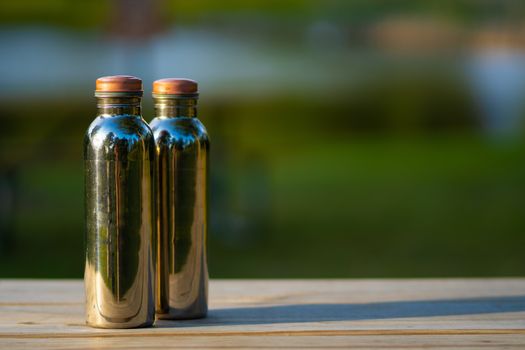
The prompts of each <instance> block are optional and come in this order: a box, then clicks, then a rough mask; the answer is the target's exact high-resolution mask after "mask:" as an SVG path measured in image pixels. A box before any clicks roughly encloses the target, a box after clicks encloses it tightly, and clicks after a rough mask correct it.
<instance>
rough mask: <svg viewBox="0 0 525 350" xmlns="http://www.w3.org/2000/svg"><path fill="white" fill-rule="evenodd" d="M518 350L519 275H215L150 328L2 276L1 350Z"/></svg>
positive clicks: (523, 340)
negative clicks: (201, 292)
mask: <svg viewBox="0 0 525 350" xmlns="http://www.w3.org/2000/svg"><path fill="white" fill-rule="evenodd" d="M92 347H96V348H98V349H120V348H126V349H138V348H140V349H143V348H152V349H154V348H163V349H165V348H172V347H175V348H188V349H201V348H254V349H255V348H261V349H265V348H347V347H356V348H363V349H374V348H377V349H381V348H394V349H395V348H411V349H412V348H458V349H459V348H461V349H464V348H484V349H485V348H501V347H507V348H520V347H525V278H506V279H419V280H408V279H405V280H386V279H383V280H213V281H211V284H210V314H209V317H208V318H206V319H202V320H191V321H178V322H176V321H159V322H157V324H156V326H155V327H154V328H148V329H130V330H103V329H92V328H89V327H86V326H85V325H84V314H83V286H82V282H81V281H70V280H55V281H51V280H0V348H2V349H26V348H43V349H56V348H59V349H82V348H92Z"/></svg>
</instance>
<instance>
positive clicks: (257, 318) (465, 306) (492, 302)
mask: <svg viewBox="0 0 525 350" xmlns="http://www.w3.org/2000/svg"><path fill="white" fill-rule="evenodd" d="M518 311H525V296H502V297H491V298H468V299H442V300H418V301H392V302H381V303H368V304H296V305H276V306H261V307H257V306H253V307H239V308H228V309H212V310H210V312H209V315H208V317H207V318H205V319H199V320H188V321H183V322H181V321H175V322H174V321H161V322H157V327H191V326H213V325H217V326H224V325H251V324H254V325H255V324H271V323H296V322H323V321H357V320H375V319H390V318H392V319H394V318H408V317H431V316H454V315H474V314H488V313H502V312H518Z"/></svg>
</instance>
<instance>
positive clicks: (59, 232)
mask: <svg viewBox="0 0 525 350" xmlns="http://www.w3.org/2000/svg"><path fill="white" fill-rule="evenodd" d="M114 74H131V75H136V76H139V77H141V78H143V79H144V82H145V99H144V117H145V119H146V120H147V121H149V120H151V119H152V117H153V114H152V104H151V98H150V93H151V82H152V81H153V80H155V79H158V78H161V77H189V78H193V79H196V80H198V81H199V83H200V90H201V99H200V106H199V110H200V118H201V120H202V121H203V122H204V123H205V125H207V128H208V131H209V133H210V135H211V141H212V171H211V186H212V191H211V225H210V237H209V265H210V274H211V277H216V278H218V277H433V276H510V275H523V274H524V273H525V254H524V251H523V247H525V215H524V213H525V141H524V138H523V136H524V135H525V133H524V131H525V125H524V118H525V103H524V102H523V101H524V97H525V3H524V2H522V1H505V0H502V1H500V0H484V1H469V0H458V1H453V0H439V1H438V0H429V1H407V0H404V1H401V0H389V1H386V0H385V1H373V0H372V1H364V0H349V1H347V0H324V1H322V0H316V1H314V0H283V1H276V0H272V1H269V0H265V1H263V0H257V1H240V0H222V1H215V0H193V1H182V0H181V1H174V0H172V1H161V0H157V1H140V0H115V1H107V2H106V1H102V0H97V1H94V0H93V1H73V0H45V1H42V0H25V1H3V2H1V3H0V76H1V77H2V84H0V102H1V109H0V125H1V126H0V145H1V146H0V149H1V152H0V277H79V278H80V277H82V274H83V268H84V265H83V264H84V252H83V244H84V228H83V161H82V140H83V134H84V132H85V130H86V129H87V127H88V125H89V123H90V122H91V120H92V119H93V118H94V117H95V113H96V110H95V100H94V98H93V89H94V81H95V79H96V78H97V77H99V76H103V75H114Z"/></svg>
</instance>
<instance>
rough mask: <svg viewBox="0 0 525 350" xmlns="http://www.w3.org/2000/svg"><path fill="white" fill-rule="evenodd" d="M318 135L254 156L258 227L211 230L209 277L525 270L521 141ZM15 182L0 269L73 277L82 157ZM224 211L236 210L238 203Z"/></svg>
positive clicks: (78, 267)
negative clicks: (260, 203)
mask: <svg viewBox="0 0 525 350" xmlns="http://www.w3.org/2000/svg"><path fill="white" fill-rule="evenodd" d="M318 142H319V144H316V145H312V146H307V145H303V147H302V148H300V149H297V148H296V149H293V150H290V151H287V152H282V153H279V154H277V155H270V154H265V155H263V158H264V161H265V164H266V166H267V169H268V177H269V181H268V183H269V192H270V193H271V196H270V199H269V203H270V211H269V213H268V216H269V217H268V218H267V219H269V223H268V227H267V230H266V231H265V232H263V233H262V234H260V233H259V236H257V237H251V236H252V234H253V232H250V230H249V229H245V230H241V233H240V235H241V236H240V237H239V239H238V240H237V243H235V244H230V243H231V242H225V241H224V240H222V239H221V235H227V234H228V232H224V227H220V226H219V227H213V228H212V232H211V237H210V247H209V248H210V270H211V275H212V276H213V277H360V276H368V277H386V276H388V277H392V276H395V277H399V276H411V277H414V276H465V275H468V276H491V275H498V276H500V275H520V274H523V273H525V256H524V255H523V254H522V247H523V244H525V235H523V232H524V229H525V220H523V215H522V208H523V198H525V183H524V182H523V178H525V164H524V162H522V161H521V160H522V159H524V157H525V145H524V144H522V143H520V144H506V145H499V144H491V143H490V142H487V141H484V140H482V139H479V138H476V137H470V138H467V139H465V137H461V138H457V137H456V138H454V137H452V138H445V139H443V138H441V139H440V138H430V139H416V140H411V141H410V142H408V141H407V140H406V139H404V140H395V139H394V140H392V139H388V140H385V139H376V140H373V139H370V138H366V139H363V140H359V139H356V140H350V141H344V140H328V139H325V140H322V142H321V140H318ZM320 145H321V146H320ZM77 165H78V164H77ZM230 171H231V173H230V179H229V180H230V181H231V183H241V182H242V181H243V178H245V177H246V176H250V174H249V173H247V172H246V169H245V168H244V167H243V166H234V167H233V168H231V169H230ZM20 185H21V187H22V188H23V189H24V190H23V193H24V196H23V197H22V203H21V204H22V206H23V208H24V209H23V211H21V212H20V213H19V215H18V217H17V219H16V228H17V230H16V231H17V236H16V245H15V250H14V251H13V252H12V253H11V254H10V255H6V256H2V257H1V258H0V276H2V277H81V276H82V269H83V261H84V254H83V244H82V242H83V226H82V205H83V204H82V173H81V167H80V168H79V167H78V166H71V164H66V163H62V164H61V163H59V162H58V163H55V164H49V163H47V162H35V163H34V164H32V165H31V166H28V167H27V168H26V171H24V176H23V177H22V179H21V184H20ZM232 192H233V193H235V190H234V191H232ZM234 200H235V196H232V197H230V198H226V202H227V203H231V201H234ZM236 210H237V211H238V212H236ZM231 211H232V212H233V213H234V215H238V216H240V217H243V215H244V216H246V213H245V214H243V212H242V206H241V210H239V208H237V209H236V207H233V209H232V210H231ZM212 215H213V214H212ZM245 219H246V220H247V221H250V220H251V219H254V220H255V222H257V219H260V218H257V217H256V218H250V217H245ZM243 236H247V237H243ZM246 238H249V239H246Z"/></svg>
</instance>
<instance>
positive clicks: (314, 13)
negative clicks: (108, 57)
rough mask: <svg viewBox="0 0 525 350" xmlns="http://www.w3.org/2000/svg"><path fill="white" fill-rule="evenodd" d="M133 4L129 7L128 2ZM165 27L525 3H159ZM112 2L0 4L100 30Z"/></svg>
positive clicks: (474, 16)
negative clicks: (269, 18) (258, 18)
mask: <svg viewBox="0 0 525 350" xmlns="http://www.w3.org/2000/svg"><path fill="white" fill-rule="evenodd" d="M130 4H131V3H130ZM158 4H159V5H160V12H161V14H162V16H163V17H164V19H166V20H168V21H169V22H173V21H175V22H177V23H195V22H200V23H201V24H204V23H203V22H206V21H210V20H211V21H212V22H211V24H217V23H219V22H221V21H222V19H224V20H227V19H228V18H231V17H235V18H236V19H237V20H239V19H242V18H250V17H271V19H273V20H283V21H292V20H294V19H299V20H311V19H319V18H321V19H328V18H329V19H331V20H338V19H339V20H341V21H344V22H346V23H349V21H350V22H352V23H369V22H370V21H374V20H377V19H379V18H381V17H384V16H386V15H397V14H403V15H418V16H421V15H431V16H434V17H435V16H438V17H439V16H441V17H445V18H449V19H455V20H458V21H462V22H466V23H469V22H473V21H485V20H490V21H494V20H500V21H502V20H505V21H508V20H513V19H515V20H520V19H521V18H522V17H523V15H524V14H525V3H524V2H522V1H516V0H504V1H500V0H484V1H472V0H460V1H452V0H448V1H442V0H427V1H413V0H372V1H370V0H351V1H347V0H251V1H243V0H223V1H216V0H192V1H175V0H169V1H159V2H158ZM113 5H114V2H112V1H105V0H80V1H74V0H45V1H39V0H25V1H2V2H0V23H2V24H4V25H5V24H31V25H35V24H46V25H57V26H66V27H73V28H78V29H81V28H88V27H98V26H101V25H104V24H107V23H108V21H110V20H111V17H110V14H111V13H112V10H113V9H114V7H113Z"/></svg>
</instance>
